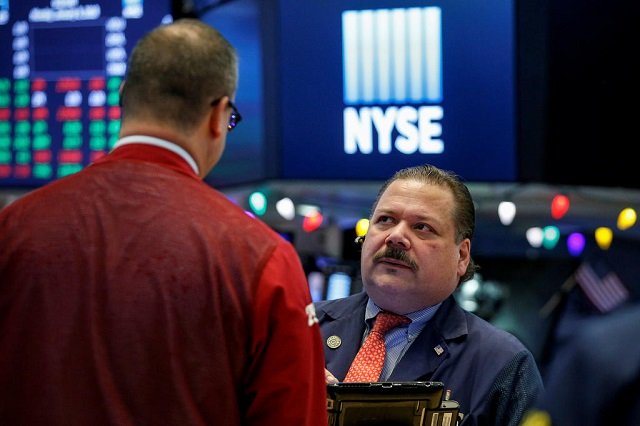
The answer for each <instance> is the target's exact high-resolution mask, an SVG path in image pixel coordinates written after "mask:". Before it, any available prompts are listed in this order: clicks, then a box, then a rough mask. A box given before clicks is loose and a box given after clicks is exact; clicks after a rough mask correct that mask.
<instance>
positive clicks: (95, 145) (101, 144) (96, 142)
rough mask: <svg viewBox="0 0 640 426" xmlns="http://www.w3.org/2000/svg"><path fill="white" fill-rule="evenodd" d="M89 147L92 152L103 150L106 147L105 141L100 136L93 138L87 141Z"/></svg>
mask: <svg viewBox="0 0 640 426" xmlns="http://www.w3.org/2000/svg"><path fill="white" fill-rule="evenodd" d="M89 146H90V147H91V149H92V150H93V151H100V150H103V149H105V148H106V146H107V139H106V138H104V137H102V136H94V137H92V138H91V139H89Z"/></svg>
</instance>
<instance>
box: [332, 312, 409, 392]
mask: <svg viewBox="0 0 640 426" xmlns="http://www.w3.org/2000/svg"><path fill="white" fill-rule="evenodd" d="M410 322H411V320H410V319H409V318H407V317H405V316H404V315H398V314H392V313H390V312H384V311H382V312H380V313H379V314H378V315H377V316H376V321H375V323H374V324H373V329H372V330H371V332H370V333H369V335H368V336H367V338H366V340H365V341H364V344H363V345H362V347H361V348H360V351H358V354H357V355H356V357H355V358H354V360H353V362H352V363H351V367H349V372H348V373H347V377H345V379H344V381H345V382H376V381H378V379H379V378H380V373H382V367H383V366H384V356H385V354H386V352H387V349H386V347H385V346H384V335H385V334H386V332H387V331H389V330H391V329H392V328H394V327H397V326H399V325H401V324H408V323H410Z"/></svg>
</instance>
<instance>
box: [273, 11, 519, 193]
mask: <svg viewBox="0 0 640 426" xmlns="http://www.w3.org/2000/svg"><path fill="white" fill-rule="evenodd" d="M278 6H279V7H278V10H279V18H278V19H279V21H278V35H279V40H280V41H279V52H278V54H279V57H280V70H279V71H280V73H279V76H278V84H277V85H278V87H279V90H280V100H281V111H280V114H281V120H282V121H281V126H282V135H281V152H282V156H281V160H282V163H281V176H282V177H283V178H290V179H353V180H357V179H360V180H368V179H386V178H388V177H389V176H390V175H391V174H393V173H394V172H395V171H397V170H398V169H400V168H403V167H408V166H412V165H416V164H420V163H432V164H434V165H437V166H439V167H442V168H445V169H450V170H454V171H455V172H457V173H459V174H460V175H462V176H463V177H464V178H465V179H466V180H471V181H486V182H500V181H506V182H511V181H514V180H516V179H517V178H518V170H517V161H518V160H517V152H516V151H517V126H516V118H517V113H516V87H515V86H516V66H515V58H516V37H515V21H516V17H515V11H514V4H513V2H512V1H509V0H487V1H475V0H461V1H460V0H457V1H427V2H425V1H389V0H386V1H380V0H350V1H344V0H279V1H278Z"/></svg>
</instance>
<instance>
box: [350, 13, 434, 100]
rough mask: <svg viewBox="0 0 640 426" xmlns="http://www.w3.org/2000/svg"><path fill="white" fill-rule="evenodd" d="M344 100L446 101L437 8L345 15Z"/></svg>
mask: <svg viewBox="0 0 640 426" xmlns="http://www.w3.org/2000/svg"><path fill="white" fill-rule="evenodd" d="M342 36H343V39H342V50H343V51H342V54H343V63H344V68H343V81H344V102H345V104H347V105H354V104H378V105H380V104H398V103H407V102H410V103H424V102H430V103H436V102H440V101H442V39H441V9H440V8H439V7H424V8H417V7H416V8H408V9H377V10H348V11H344V12H343V13H342Z"/></svg>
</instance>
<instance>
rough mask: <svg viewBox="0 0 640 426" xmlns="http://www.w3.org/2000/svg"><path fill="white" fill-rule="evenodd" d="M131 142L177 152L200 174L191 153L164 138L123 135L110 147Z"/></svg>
mask: <svg viewBox="0 0 640 426" xmlns="http://www.w3.org/2000/svg"><path fill="white" fill-rule="evenodd" d="M133 143H139V144H143V145H153V146H157V147H160V148H164V149H166V150H168V151H171V152H173V153H174V154H177V155H179V156H180V157H182V159H183V160H184V161H186V162H187V164H189V166H191V168H192V169H193V171H194V172H195V174H196V175H197V176H200V169H199V168H198V165H197V164H196V162H195V160H194V159H193V157H192V156H191V154H189V153H188V152H187V151H186V150H185V149H184V148H182V147H181V146H179V145H176V144H175V143H173V142H170V141H167V140H164V139H160V138H154V137H153V136H145V135H130V136H125V137H123V138H120V139H118V140H117V141H116V143H115V144H114V145H113V148H112V149H116V148H118V147H120V146H123V145H129V144H133Z"/></svg>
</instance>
